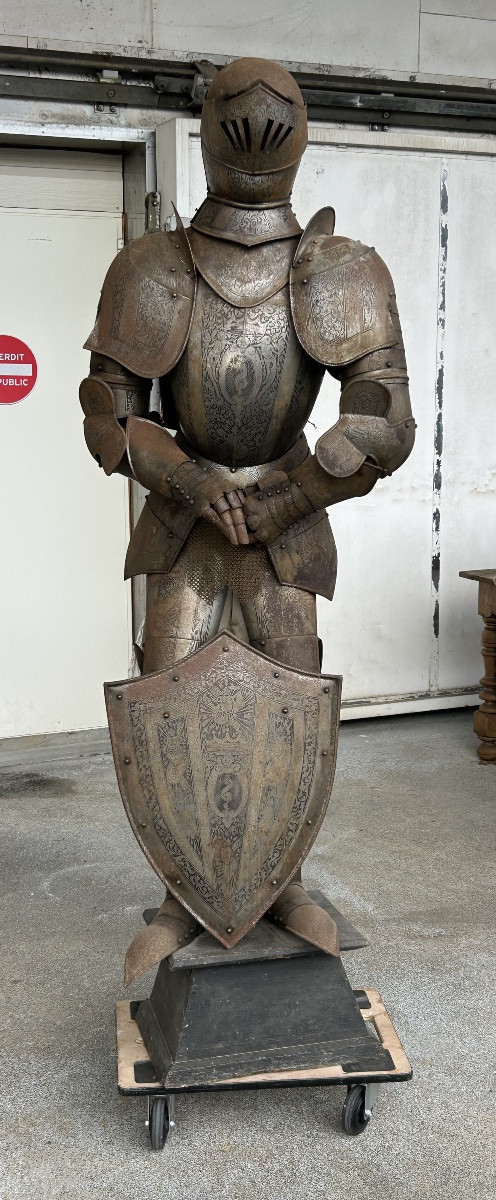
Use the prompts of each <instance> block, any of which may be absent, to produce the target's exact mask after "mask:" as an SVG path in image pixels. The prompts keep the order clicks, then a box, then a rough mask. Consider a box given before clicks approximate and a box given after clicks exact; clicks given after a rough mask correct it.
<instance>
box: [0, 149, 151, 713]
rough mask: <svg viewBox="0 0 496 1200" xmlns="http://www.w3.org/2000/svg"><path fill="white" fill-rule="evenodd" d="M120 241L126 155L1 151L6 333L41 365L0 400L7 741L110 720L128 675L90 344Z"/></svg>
mask: <svg viewBox="0 0 496 1200" xmlns="http://www.w3.org/2000/svg"><path fill="white" fill-rule="evenodd" d="M121 237H122V171H121V159H120V156H119V155H115V154H113V155H102V154H83V153H78V152H74V151H69V152H68V151H57V152H56V153H54V152H53V151H34V150H15V151H13V150H0V248H1V249H0V254H1V262H2V289H1V297H0V333H2V334H10V335H11V336H13V337H16V338H20V339H21V341H23V342H26V343H27V345H28V346H29V347H30V349H31V350H32V351H33V353H34V355H35V357H36V359H37V363H38V379H37V383H36V385H35V388H34V389H33V391H32V392H31V394H30V395H29V396H27V397H26V398H25V399H24V400H21V401H20V402H19V403H16V404H8V405H7V404H2V405H0V473H1V479H2V483H1V488H2V521H1V525H0V559H1V585H0V587H1V611H2V618H1V622H0V643H1V663H2V680H3V686H2V688H1V692H0V736H2V737H8V736H19V735H23V734H39V733H47V732H54V731H55V732H56V731H59V730H71V729H82V728H92V727H96V726H102V725H104V724H105V723H106V718H105V707H104V703H103V690H102V683H103V680H104V679H117V678H122V677H123V676H125V675H127V672H128V666H129V661H130V620H129V613H128V604H129V588H128V586H127V585H124V583H123V562H124V556H125V551H126V542H127V535H128V486H127V482H126V481H125V480H124V479H123V478H121V477H119V476H117V477H115V478H112V479H107V478H106V476H104V475H103V472H102V471H99V470H98V468H97V466H96V464H95V463H94V462H93V461H92V459H91V458H90V456H89V454H88V451H87V450H86V447H85V444H84V440H83V433H82V413H81V409H80V406H79V402H78V387H79V383H80V380H81V379H82V378H83V376H84V375H85V374H87V371H88V363H89V355H88V353H87V351H84V350H83V349H82V345H83V342H84V341H85V340H86V337H87V336H88V333H89V331H90V329H91V328H92V325H93V322H94V318H95V310H96V304H97V300H98V295H99V291H100V287H101V284H102V281H103V277H104V274H105V271H106V269H107V267H108V265H109V263H110V262H111V260H112V258H113V257H114V255H115V254H116V252H117V249H118V246H119V244H120V239H121Z"/></svg>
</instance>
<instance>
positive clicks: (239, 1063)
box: [136, 896, 394, 1090]
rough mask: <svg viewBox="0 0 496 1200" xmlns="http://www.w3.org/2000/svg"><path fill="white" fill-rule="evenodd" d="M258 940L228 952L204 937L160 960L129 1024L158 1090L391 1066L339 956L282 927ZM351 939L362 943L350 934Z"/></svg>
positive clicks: (263, 933) (367, 1071)
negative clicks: (150, 987)
mask: <svg viewBox="0 0 496 1200" xmlns="http://www.w3.org/2000/svg"><path fill="white" fill-rule="evenodd" d="M322 899H323V898H321V897H320V896H319V902H322ZM326 907H327V903H326ZM335 912H336V910H333V915H334V913H335ZM337 916H339V917H340V919H341V924H342V927H343V918H341V915H340V914H337ZM260 924H268V923H260ZM350 928H352V927H350ZM257 929H259V926H257ZM255 935H256V931H254V936H253V937H252V939H251V943H250V945H249V946H245V947H244V948H243V943H244V942H247V941H248V938H246V939H245V938H244V939H243V942H242V943H240V946H239V947H235V949H234V950H233V951H225V950H223V949H222V947H219V946H218V944H216V945H214V946H211V945H210V942H212V943H214V941H215V939H213V938H212V939H210V941H209V940H208V935H202V936H201V937H200V938H198V939H197V940H196V942H193V943H192V944H191V945H190V946H189V947H186V948H185V949H183V950H181V951H179V952H177V953H176V954H174V955H171V957H170V958H168V959H164V960H163V961H162V962H161V963H160V966H159V969H158V972H157V977H156V980H155V984H154V987H153V990H152V994H151V996H150V998H149V999H148V1000H144V1001H143V1002H142V1003H141V1004H140V1007H139V1009H138V1012H137V1014H136V1021H137V1024H138V1026H139V1030H140V1033H141V1036H142V1038H143V1041H144V1044H145V1046H146V1050H147V1052H148V1054H149V1056H150V1059H151V1061H152V1063H153V1067H154V1069H155V1072H156V1076H157V1079H158V1080H161V1081H162V1082H163V1084H164V1086H167V1087H170V1088H171V1089H174V1090H182V1089H184V1090H188V1089H194V1090H198V1089H201V1088H211V1087H216V1088H218V1087H223V1086H224V1087H226V1086H227V1087H229V1086H236V1083H237V1081H241V1080H242V1079H243V1080H247V1079H249V1078H250V1076H258V1075H260V1074H264V1075H265V1076H267V1075H268V1074H270V1073H273V1074H274V1075H276V1076H280V1075H281V1073H284V1072H286V1071H289V1072H298V1071H309V1070H314V1069H315V1070H318V1069H319V1068H321V1067H322V1066H323V1065H325V1066H326V1067H327V1068H329V1069H332V1068H333V1066H336V1067H340V1068H341V1070H342V1071H343V1072H344V1074H345V1076H346V1074H347V1073H350V1075H351V1074H356V1072H363V1073H364V1074H367V1075H369V1074H373V1073H374V1072H378V1073H383V1072H388V1071H391V1070H394V1063H393V1060H392V1058H391V1055H390V1054H389V1052H388V1051H387V1050H386V1049H385V1048H384V1047H383V1046H382V1045H381V1043H380V1042H379V1041H378V1040H377V1038H376V1037H374V1036H373V1034H372V1031H371V1030H369V1029H367V1026H366V1024H365V1022H364V1020H363V1018H362V1016H361V1013H360V1009H359V1007H358V1003H357V1000H356V998H355V995H354V993H353V990H352V988H351V986H350V984H349V982H348V979H347V976H346V972H345V970H344V967H343V964H342V961H341V959H337V958H332V957H330V956H329V955H326V954H322V953H321V952H319V951H315V950H314V949H313V947H311V946H308V945H307V944H306V943H303V942H301V940H300V939H299V938H294V937H293V935H290V934H285V933H284V931H282V930H280V929H275V928H274V935H275V936H274V939H273V941H271V939H272V932H271V930H270V929H265V930H264V929H262V930H261V932H260V931H259V934H258V936H255ZM354 935H356V936H354ZM249 936H251V935H249ZM202 939H203V941H202ZM205 939H207V941H205ZM349 940H351V941H355V942H356V941H358V944H363V939H361V938H360V935H359V934H357V931H356V930H354V931H353V934H351V933H350V935H349ZM250 946H251V959H252V961H246V957H247V956H248V954H249V953H250ZM271 947H272V951H271Z"/></svg>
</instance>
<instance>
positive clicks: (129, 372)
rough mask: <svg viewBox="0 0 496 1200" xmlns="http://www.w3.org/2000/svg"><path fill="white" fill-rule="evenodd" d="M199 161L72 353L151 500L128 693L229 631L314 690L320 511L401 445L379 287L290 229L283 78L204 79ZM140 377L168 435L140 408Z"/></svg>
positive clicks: (367, 250)
mask: <svg viewBox="0 0 496 1200" xmlns="http://www.w3.org/2000/svg"><path fill="white" fill-rule="evenodd" d="M201 142H202V152H203V160H204V165H205V173H206V178H207V185H208V194H207V198H206V200H205V201H204V203H203V204H202V205H201V206H200V208H199V210H198V211H197V213H196V214H195V216H194V217H193V220H192V221H191V224H190V226H189V228H187V229H185V228H184V227H183V225H182V222H181V220H180V218H179V216H178V215H177V219H176V229H175V230H174V231H171V232H165V231H162V230H160V231H157V232H153V233H149V234H145V236H144V237H142V238H140V239H137V240H136V241H133V242H131V243H129V244H128V245H127V246H126V247H125V248H124V249H123V250H122V251H121V252H120V253H119V254H118V255H117V258H116V259H115V260H114V262H113V263H112V265H111V267H110V270H109V272H108V274H107V277H106V280H105V282H104V286H103V290H102V295H101V299H100V304H99V308H98V313H97V320H96V324H95V327H94V329H93V331H92V333H91V334H90V337H89V338H88V340H87V342H86V347H87V348H88V349H89V350H90V351H91V365H90V375H89V377H88V378H87V379H86V380H84V381H83V383H82V385H81V391H80V398H81V404H82V407H83V410H84V413H85V436H86V441H87V444H88V447H89V449H90V452H91V453H92V455H93V456H94V458H95V459H96V460H97V461H98V462H99V463H100V465H101V466H102V467H103V468H104V470H105V471H106V472H107V474H111V473H112V472H114V471H118V472H121V473H124V474H125V475H127V476H129V477H131V478H133V479H135V480H137V481H138V482H139V483H141V484H142V485H143V486H144V487H145V488H146V489H148V491H149V495H148V499H147V503H146V504H145V507H144V509H143V512H142V515H141V517H140V519H139V521H138V523H137V525H136V527H135V529H134V531H133V534H132V537H131V541H130V545H129V550H128V555H127V560H126V576H130V575H134V574H145V575H147V576H148V586H147V612H146V624H145V640H144V672H145V673H148V672H151V671H159V670H163V669H165V668H168V667H170V666H171V664H173V663H175V662H176V661H178V660H179V659H182V658H184V656H186V655H189V654H191V653H192V652H193V651H196V650H197V649H198V648H199V647H201V646H202V645H204V644H205V643H206V642H207V641H208V640H209V639H210V638H212V636H213V635H214V634H216V633H217V632H218V630H219V629H222V628H228V629H230V630H231V631H233V632H234V633H235V634H236V636H238V637H241V639H242V640H244V641H246V642H248V643H249V644H250V645H251V646H252V647H253V648H254V649H256V650H257V651H259V652H260V653H261V654H263V655H266V656H270V657H272V658H273V659H275V660H277V661H278V662H280V663H284V664H286V665H287V666H288V667H290V668H293V669H295V670H298V671H303V672H311V673H316V674H318V672H319V670H320V655H319V642H318V638H317V629H316V618H315V596H316V595H317V594H320V595H323V596H325V597H327V598H328V599H332V595H333V591H334V584H335V577H336V551H335V546H334V540H333V537H332V532H331V529H330V525H329V521H328V518H327V514H326V509H327V508H328V507H329V506H330V505H332V504H335V503H338V502H341V501H342V500H346V499H348V498H350V497H353V496H361V495H365V494H366V493H368V492H369V491H370V490H371V489H372V488H373V487H374V485H375V483H376V481H377V480H378V479H379V478H380V477H383V476H385V475H388V474H391V473H392V471H394V470H396V469H397V468H398V467H399V466H401V464H402V463H403V462H404V461H405V459H406V458H407V457H408V455H409V454H410V452H411V450H412V447H413V442H414V436H415V424H414V421H413V418H412V413H411V408H410V401H409V394H408V377H407V373H406V364H405V356H404V349H403V341H402V336H401V327H400V323H399V318H398V311H397V307H396V300H395V294H394V287H393V283H392V279H391V276H390V274H389V271H388V269H387V267H386V266H385V264H384V262H383V261H382V259H381V258H380V257H379V255H378V254H377V253H376V251H375V250H374V248H373V247H368V246H365V245H362V243H360V242H356V241H352V240H350V239H349V238H346V237H341V236H336V235H335V234H334V212H333V210H332V209H331V208H324V209H322V210H320V212H318V213H316V214H315V216H314V217H313V218H312V220H311V221H310V223H309V224H308V225H307V227H306V229H305V230H302V229H301V227H300V225H299V224H298V221H297V219H296V217H295V215H294V213H293V211H292V208H291V201H290V195H291V188H292V185H293V182H294V178H295V176H296V172H297V169H298V166H299V162H300V159H301V156H302V154H303V151H304V149H305V146H306V142H307V122H306V111H305V106H304V102H303V99H302V96H301V93H300V91H299V88H298V87H297V85H296V83H295V81H294V80H293V79H292V77H291V75H290V74H289V73H288V72H287V71H286V70H284V69H283V68H282V67H280V66H278V65H276V64H274V63H269V62H266V61H265V60H263V59H255V58H247V59H240V60H238V61H237V62H234V63H231V64H230V65H229V66H227V67H224V68H223V69H222V70H220V71H219V72H218V74H217V75H216V76H215V78H214V79H213V81H212V83H211V85H210V88H209V91H208V95H207V98H206V100H205V103H204V107H203V114H202V121H201ZM326 370H328V371H330V372H331V374H332V375H333V376H334V377H335V378H337V379H338V380H340V383H341V403H340V415H339V418H338V420H337V423H335V424H334V425H332V423H331V422H330V425H331V427H330V429H329V430H328V432H326V433H325V434H324V435H323V436H322V437H321V438H320V439H319V441H318V443H317V446H316V449H315V454H310V452H309V449H308V445H307V442H306V439H305V435H304V428H305V425H306V422H307V420H308V418H309V416H310V414H311V412H312V409H313V406H314V404H315V401H316V398H317V395H318V393H319V389H320V386H321V383H322V379H323V377H324V374H325V371H326ZM155 378H158V379H159V381H160V391H161V397H162V422H163V423H160V421H158V420H157V417H156V414H155V413H152V412H151V411H150V408H149V395H150V387H151V381H152V380H153V379H155ZM291 889H292V891H291ZM298 889H299V890H298ZM286 893H287V894H286ZM286 893H284V892H283V894H282V897H281V898H280V899H279V901H278V904H279V909H278V910H277V911H279V912H283V913H284V922H285V924H287V926H288V928H294V929H295V930H296V931H297V932H299V934H300V936H303V937H307V938H308V940H310V941H313V942H315V944H318V945H321V946H322V948H324V949H327V950H329V952H336V942H335V931H333V930H332V929H331V926H332V922H331V919H330V918H329V917H327V916H326V914H323V913H322V911H321V910H320V909H317V910H316V906H315V905H312V904H311V903H309V902H308V899H307V898H306V895H305V893H304V892H303V889H302V886H301V884H300V883H299V877H298V874H297V873H296V874H295V875H293V881H292V883H291V884H290V885H289V886H288V888H287V889H286ZM291 897H292V902H291ZM167 904H169V908H170V906H171V905H172V908H173V907H174V905H175V904H176V901H175V900H170V901H167V902H166V906H164V912H163V913H162V915H161V917H160V929H161V935H160V937H158V935H157V928H155V930H154V931H153V930H152V933H150V931H149V930H148V931H145V933H144V934H142V935H140V942H139V953H137V952H136V947H135V949H134V951H133V952H132V954H131V960H132V962H133V964H134V965H133V967H132V972H131V973H133V974H135V973H136V971H137V970H138V969H142V968H143V963H145V965H148V963H149V961H150V958H149V956H148V958H147V955H146V949H145V950H143V952H141V946H142V945H143V946H145V948H146V945H147V944H148V945H149V946H151V945H152V939H154V941H153V945H154V949H153V951H151V950H150V954H153V955H155V958H156V957H157V941H158V944H159V946H160V957H162V956H163V955H164V953H168V952H169V951H168V950H167V945H168V942H167V937H168V936H169V935H168V934H167V930H168V929H170V930H173V931H174V930H175V928H176V926H175V924H174V922H176V924H177V920H176V915H177V914H176V909H174V921H172V923H170V922H169V924H168V923H167V912H168V911H169V909H167ZM176 908H177V905H176ZM276 909H277V905H276V906H274V912H276ZM313 910H315V911H313ZM292 914H293V916H292ZM276 915H277V914H276ZM324 918H326V920H324ZM319 921H320V924H319ZM292 922H293V924H292ZM315 922H317V925H316V924H315ZM326 922H327V923H326ZM317 926H318V929H317ZM316 929H317V931H316ZM173 936H175V933H174V934H173V932H171V933H170V937H171V938H172V937H173ZM147 937H148V942H147V941H146V938H147ZM131 960H130V961H131ZM137 964H138V965H137ZM130 969H131V968H130ZM128 973H129V972H128Z"/></svg>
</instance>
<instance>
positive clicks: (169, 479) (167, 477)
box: [165, 475, 171, 483]
mask: <svg viewBox="0 0 496 1200" xmlns="http://www.w3.org/2000/svg"><path fill="white" fill-rule="evenodd" d="M170 481H171V477H170V475H167V476H166V480H165V482H166V483H170Z"/></svg>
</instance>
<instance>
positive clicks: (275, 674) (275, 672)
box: [274, 671, 279, 679]
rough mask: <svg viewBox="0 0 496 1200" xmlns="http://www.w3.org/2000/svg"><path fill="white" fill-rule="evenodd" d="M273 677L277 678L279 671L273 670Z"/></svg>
mask: <svg viewBox="0 0 496 1200" xmlns="http://www.w3.org/2000/svg"><path fill="white" fill-rule="evenodd" d="M274 679H279V671H274Z"/></svg>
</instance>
